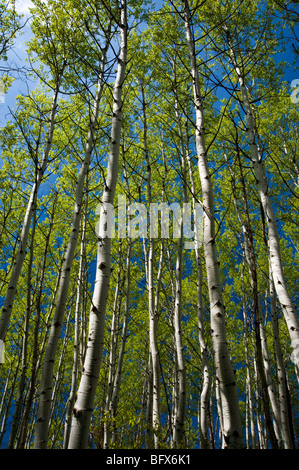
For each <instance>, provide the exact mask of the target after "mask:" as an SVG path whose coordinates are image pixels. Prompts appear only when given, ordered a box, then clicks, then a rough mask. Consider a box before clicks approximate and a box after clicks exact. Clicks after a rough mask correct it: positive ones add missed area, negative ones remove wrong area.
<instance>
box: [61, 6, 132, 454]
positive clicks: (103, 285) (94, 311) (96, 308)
mask: <svg viewBox="0 0 299 470" xmlns="http://www.w3.org/2000/svg"><path fill="white" fill-rule="evenodd" d="M119 26H120V37H121V40H120V41H121V45H120V55H119V58H118V67H117V76H116V80H115V83H114V87H113V117H112V128H111V143H110V151H109V158H108V168H107V177H106V182H105V189H104V192H103V196H102V201H101V213H100V220H101V223H103V225H102V226H103V227H106V228H107V227H108V226H109V224H110V222H111V221H110V220H108V217H107V213H108V211H107V208H106V206H105V205H106V204H113V200H114V194H115V188H116V182H117V175H118V163H119V151H120V137H121V122H122V86H123V83H124V79H125V71H126V63H127V31H128V25H127V4H126V0H122V1H121V5H120V25H119ZM110 274H111V238H110V237H109V236H108V237H107V236H106V237H103V238H101V237H99V240H98V247H97V269H96V280H95V286H94V292H93V297H92V305H91V309H90V317H89V334H88V343H87V349H86V356H85V361H84V366H83V371H82V376H81V380H80V385H79V389H78V392H77V400H76V403H75V406H74V408H73V419H72V426H71V433H70V440H69V448H70V449H74V448H79V449H82V448H85V447H86V446H87V442H88V435H89V426H90V419H91V413H92V410H93V402H94V398H95V393H96V388H97V383H98V377H99V370H100V365H101V359H102V351H103V336H104V322H105V312H106V303H107V296H108V290H109V281H110Z"/></svg>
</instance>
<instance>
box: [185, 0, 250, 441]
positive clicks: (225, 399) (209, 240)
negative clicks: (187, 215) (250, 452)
mask: <svg viewBox="0 0 299 470" xmlns="http://www.w3.org/2000/svg"><path fill="white" fill-rule="evenodd" d="M184 15H185V29H186V39H187V44H188V48H189V55H190V61H191V73H192V84H193V93H194V106H195V113H196V131H195V132H196V150H197V157H198V168H199V176H200V181H201V188H202V198H203V210H204V235H203V238H204V254H205V261H206V269H207V278H208V290H209V298H210V309H211V333H212V341H213V349H214V360H215V366H216V373H217V380H218V384H219V393H220V395H221V404H222V410H223V429H222V430H223V438H224V447H225V448H228V449H230V448H240V447H241V446H242V426H241V417H240V411H239V405H238V393H237V387H236V381H235V376H234V371H233V368H232V364H231V361H230V357H229V352H228V345H227V340H226V329H225V310H224V304H223V299H222V289H221V280H220V273H219V264H218V259H217V252H216V240H215V237H216V235H215V218H214V201H213V188H212V182H211V176H210V174H209V167H208V161H207V151H206V145H205V124H204V111H203V103H202V98H201V93H200V82H199V75H198V69H197V63H196V53H195V42H194V36H193V31H192V25H191V17H190V11H189V5H188V0H184Z"/></svg>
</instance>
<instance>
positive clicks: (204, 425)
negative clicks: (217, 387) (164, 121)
mask: <svg viewBox="0 0 299 470" xmlns="http://www.w3.org/2000/svg"><path fill="white" fill-rule="evenodd" d="M186 136H187V145H186V157H187V162H188V170H189V178H190V183H191V192H192V206H193V214H194V232H195V242H194V249H195V256H196V266H197V283H196V293H197V321H198V339H199V344H200V350H201V369H202V376H203V384H202V391H201V395H200V409H199V435H200V443H201V448H202V449H208V448H209V447H210V445H209V440H208V408H209V395H210V371H209V357H208V349H207V344H206V340H205V325H204V318H203V301H202V279H203V277H202V264H201V257H200V238H201V233H198V230H199V223H198V221H197V211H196V200H195V184H194V178H193V172H192V165H191V160H190V156H189V143H188V125H187V124H186Z"/></svg>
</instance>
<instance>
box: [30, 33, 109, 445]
mask: <svg viewBox="0 0 299 470" xmlns="http://www.w3.org/2000/svg"><path fill="white" fill-rule="evenodd" d="M108 31H110V30H109V29H108ZM109 44H110V33H109V32H108V33H107V37H106V43H105V47H104V48H103V50H102V57H101V63H100V66H99V74H98V83H97V91H96V96H95V99H94V105H93V114H92V117H91V122H90V126H89V131H88V136H87V143H86V147H85V155H84V160H83V162H82V165H81V169H80V172H79V175H78V180H77V186H76V195H75V206H74V212H73V220H72V226H71V234H70V238H69V242H68V246H67V249H66V252H65V257H64V264H63V268H62V276H61V279H60V284H59V289H58V294H57V300H56V307H55V313H54V317H53V320H52V325H51V330H50V336H49V339H48V344H47V348H46V355H45V360H44V365H43V374H42V380H41V385H40V399H39V409H38V417H37V423H36V434H35V444H34V445H35V448H46V446H47V440H48V428H49V416H50V405H51V391H52V380H53V367H54V360H55V354H56V351H57V347H58V342H59V337H60V332H61V329H62V325H63V320H64V312H65V306H66V301H67V294H68V288H69V281H70V274H71V267H72V262H73V258H74V254H75V249H76V246H77V239H78V235H79V228H80V220H81V212H82V199H83V191H84V186H85V180H86V175H87V172H88V169H89V165H90V160H91V154H92V150H93V146H94V138H95V136H94V134H95V129H96V125H97V121H98V115H99V106H100V101H101V97H102V92H103V87H104V81H105V65H106V54H107V50H108V47H109Z"/></svg>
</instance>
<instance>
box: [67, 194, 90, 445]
mask: <svg viewBox="0 0 299 470" xmlns="http://www.w3.org/2000/svg"><path fill="white" fill-rule="evenodd" d="M87 208H88V197H87V198H86V202H85V213H84V217H83V227H82V233H81V248H80V263H79V273H78V281H77V293H76V296H77V297H76V307H75V325H74V356H73V368H72V380H71V390H70V395H69V398H68V402H67V411H66V418H65V426H64V442H63V447H64V449H67V447H68V441H69V435H70V430H71V413H72V409H73V406H74V403H75V399H76V390H77V381H78V374H79V352H80V351H79V348H80V309H82V288H83V285H84V262H85V256H86V218H87Z"/></svg>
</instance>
